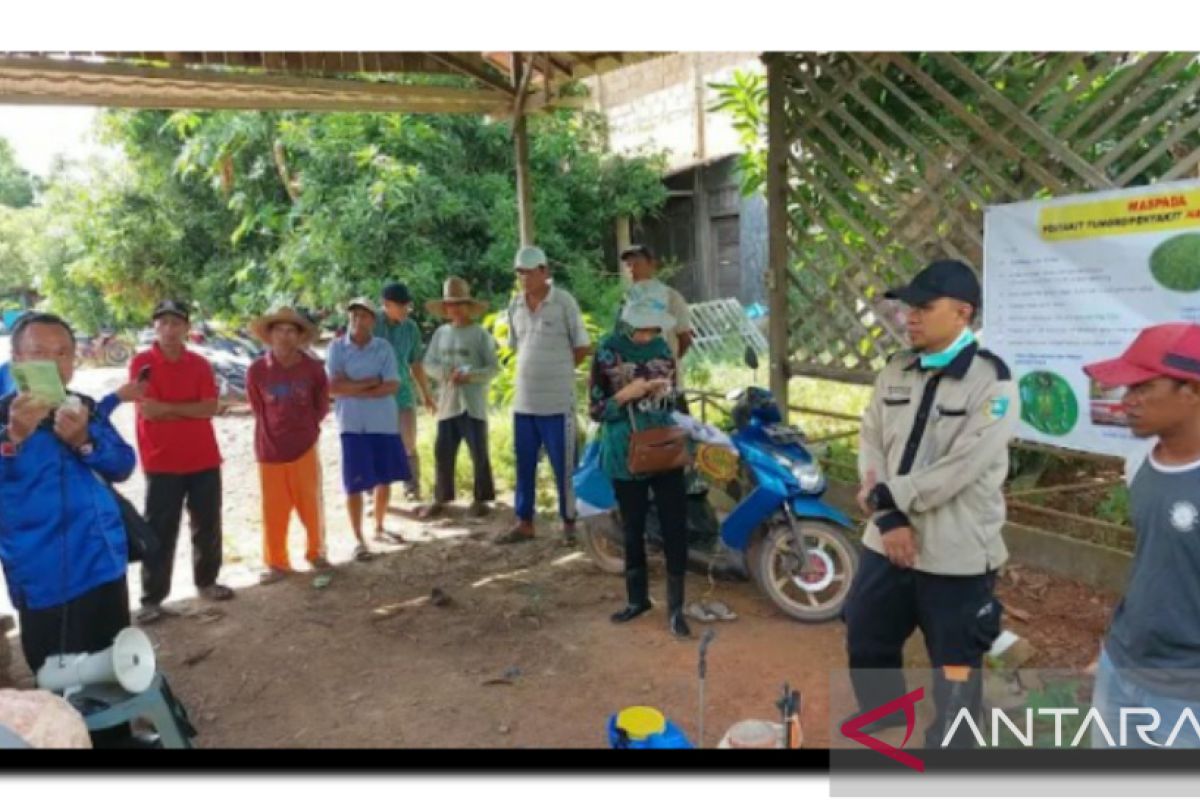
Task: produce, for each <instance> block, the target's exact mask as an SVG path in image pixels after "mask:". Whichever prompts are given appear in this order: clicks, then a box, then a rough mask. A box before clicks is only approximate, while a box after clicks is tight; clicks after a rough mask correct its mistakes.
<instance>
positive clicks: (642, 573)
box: [609, 569, 650, 624]
mask: <svg viewBox="0 0 1200 800" xmlns="http://www.w3.org/2000/svg"><path fill="white" fill-rule="evenodd" d="M625 594H626V596H627V597H628V598H629V599H628V600H627V601H626V604H625V607H624V608H622V609H621V610H620V611H618V612H617V613H615V614H613V615H612V616H611V617H609V619H611V620H612V621H613V622H616V623H618V624H619V623H622V622H629V620H631V619H633V618H634V617H640V616H641V615H642V614H645V613H646V612H647V611H649V610H650V589H649V587H648V586H647V575H646V570H644V569H629V570H625Z"/></svg>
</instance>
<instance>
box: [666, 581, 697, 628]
mask: <svg viewBox="0 0 1200 800" xmlns="http://www.w3.org/2000/svg"><path fill="white" fill-rule="evenodd" d="M667 627H668V628H669V629H670V631H671V635H672V636H674V637H676V638H677V639H686V638H688V637H689V636H691V635H692V630H691V628H689V627H688V624H687V620H686V619H685V618H684V616H683V576H682V575H668V576H667Z"/></svg>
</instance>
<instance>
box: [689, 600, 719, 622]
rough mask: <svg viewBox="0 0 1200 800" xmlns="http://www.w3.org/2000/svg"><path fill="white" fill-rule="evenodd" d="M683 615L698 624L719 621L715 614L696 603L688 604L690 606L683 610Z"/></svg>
mask: <svg viewBox="0 0 1200 800" xmlns="http://www.w3.org/2000/svg"><path fill="white" fill-rule="evenodd" d="M683 613H684V614H686V615H687V616H689V617H691V618H692V619H694V620H696V621H697V622H712V621H713V620H715V619H717V616H716V615H715V614H713V613H711V612H710V611H709V610H708V609H707V608H705V607H704V606H703V605H702V604H700V603H696V602H692V603H688V606H687V608H685V609H684V610H683Z"/></svg>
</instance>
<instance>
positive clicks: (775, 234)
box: [763, 53, 790, 422]
mask: <svg viewBox="0 0 1200 800" xmlns="http://www.w3.org/2000/svg"><path fill="white" fill-rule="evenodd" d="M763 60H764V61H765V62H766V65H767V225H768V240H767V252H768V270H767V293H768V301H767V302H768V309H769V313H770V320H769V328H768V339H769V344H770V348H771V356H770V358H771V364H770V366H771V393H772V394H774V395H775V402H776V403H777V404H778V405H779V412H780V413H781V414H782V415H783V419H784V421H785V422H786V421H787V419H788V362H789V360H790V354H789V350H790V347H789V345H788V291H787V290H788V224H787V221H788V216H787V197H788V175H787V153H788V141H787V125H786V123H785V121H784V113H785V112H784V89H785V87H784V85H783V65H782V64H781V63H780V61H779V56H778V55H775V54H770V53H768V54H766V55H764V56H763Z"/></svg>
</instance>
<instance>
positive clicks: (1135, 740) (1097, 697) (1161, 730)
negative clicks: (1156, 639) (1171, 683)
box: [1091, 650, 1200, 749]
mask: <svg viewBox="0 0 1200 800" xmlns="http://www.w3.org/2000/svg"><path fill="white" fill-rule="evenodd" d="M1131 677H1132V676H1130V675H1128V674H1127V673H1124V672H1122V671H1120V670H1118V669H1117V667H1116V665H1115V664H1113V663H1112V660H1111V659H1109V657H1108V653H1106V652H1104V651H1103V650H1101V651H1100V665H1099V667H1098V668H1097V670H1096V686H1095V688H1094V689H1093V690H1092V707H1093V708H1095V709H1096V710H1097V711H1098V712H1099V713H1100V716H1101V718H1102V719H1103V720H1104V725H1105V727H1106V728H1108V732H1109V734H1111V735H1112V739H1113V742H1114V745H1115V746H1116V747H1125V748H1128V749H1151V748H1153V747H1155V746H1156V745H1157V746H1159V747H1165V746H1166V743H1167V740H1168V738H1170V736H1171V732H1172V731H1174V730H1175V729H1176V727H1178V729H1179V733H1178V734H1177V735H1176V736H1175V740H1174V741H1173V742H1172V744H1171V747H1172V749H1178V748H1193V747H1200V735H1198V734H1197V731H1196V727H1194V726H1193V725H1192V723H1191V720H1190V719H1184V720H1183V721H1182V724H1178V723H1180V718H1181V716H1182V715H1183V714H1184V713H1185V711H1187V710H1188V709H1190V710H1191V712H1192V715H1193V716H1194V717H1195V719H1196V721H1197V726H1198V727H1200V699H1197V700H1190V701H1189V700H1187V699H1184V698H1181V697H1170V696H1168V695H1163V694H1158V693H1156V692H1154V691H1152V690H1150V689H1147V688H1146V687H1144V686H1142V685H1141V684H1139V683H1136V682H1135V681H1133V680H1131ZM1123 708H1124V709H1127V711H1126V712H1125V714H1126V721H1125V728H1126V731H1125V744H1122V743H1121V731H1122V724H1121V709H1123ZM1150 710H1153V711H1155V712H1157V713H1158V716H1159V722H1158V725H1157V726H1156V727H1155V729H1154V730H1147V731H1145V736H1146V738H1147V739H1149V740H1150V741H1152V742H1154V744H1153V745H1152V744H1149V743H1147V742H1146V741H1145V740H1144V739H1143V738H1142V736H1141V735H1139V732H1138V726H1139V725H1150V724H1151V723H1152V722H1153V716H1152V715H1151V714H1150V713H1149V712H1150ZM1091 733H1092V747H1093V748H1101V747H1112V746H1114V745H1110V744H1109V743H1108V741H1107V740H1106V739H1105V738H1104V734H1103V733H1102V732H1101V731H1100V729H1099V727H1098V726H1097V725H1094V724H1092V725H1091Z"/></svg>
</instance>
